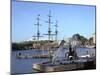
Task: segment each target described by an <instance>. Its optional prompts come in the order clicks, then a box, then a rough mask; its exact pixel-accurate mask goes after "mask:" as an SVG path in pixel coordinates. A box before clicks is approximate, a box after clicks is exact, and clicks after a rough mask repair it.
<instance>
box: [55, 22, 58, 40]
mask: <svg viewBox="0 0 100 75" xmlns="http://www.w3.org/2000/svg"><path fill="white" fill-rule="evenodd" d="M57 27H58V21H56V25H55V40H56V41H57V40H58V39H57V37H58V29H57Z"/></svg>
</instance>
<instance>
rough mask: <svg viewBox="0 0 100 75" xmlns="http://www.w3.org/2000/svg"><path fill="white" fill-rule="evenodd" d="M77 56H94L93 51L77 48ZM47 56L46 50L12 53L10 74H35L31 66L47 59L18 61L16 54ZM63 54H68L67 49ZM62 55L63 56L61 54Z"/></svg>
mask: <svg viewBox="0 0 100 75" xmlns="http://www.w3.org/2000/svg"><path fill="white" fill-rule="evenodd" d="M76 51H77V54H78V56H80V55H86V54H87V51H88V54H95V49H90V48H78V49H77V50H76ZM19 52H20V53H21V54H29V55H34V54H48V51H47V50H44V51H43V50H23V51H12V52H11V73H12V74H22V73H36V71H35V70H33V69H32V65H33V64H34V63H40V62H46V61H48V60H49V59H48V58H34V59H33V58H30V59H18V58H16V54H18V53H19ZM62 52H63V53H65V52H68V49H63V50H62ZM63 55H64V54H63Z"/></svg>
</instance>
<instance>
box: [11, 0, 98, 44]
mask: <svg viewBox="0 0 100 75" xmlns="http://www.w3.org/2000/svg"><path fill="white" fill-rule="evenodd" d="M49 10H50V11H51V15H52V18H51V20H52V22H53V24H51V28H52V29H51V30H52V33H54V32H55V27H54V25H55V21H56V20H57V21H58V32H59V33H58V39H63V38H69V37H71V36H72V35H73V34H76V33H79V34H81V35H83V36H85V37H86V38H89V37H91V36H92V34H93V33H94V32H95V26H96V25H95V13H96V12H95V6H88V5H72V4H53V3H38V2H18V1H17V2H16V1H13V2H12V42H18V41H23V40H28V39H31V38H32V36H33V35H36V33H37V27H36V26H35V25H34V24H36V23H37V20H36V18H37V15H38V14H40V24H41V25H42V26H40V32H41V33H40V34H41V35H43V34H46V33H47V31H48V24H47V23H46V21H48V16H47V15H48V14H49ZM47 38H48V37H47V36H44V37H42V38H41V39H47Z"/></svg>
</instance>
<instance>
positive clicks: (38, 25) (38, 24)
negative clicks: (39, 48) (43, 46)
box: [33, 14, 42, 41]
mask: <svg viewBox="0 0 100 75" xmlns="http://www.w3.org/2000/svg"><path fill="white" fill-rule="evenodd" d="M36 20H37V23H36V24H34V25H37V35H36V36H33V37H37V41H39V39H40V37H42V36H40V30H39V28H40V26H41V24H40V14H38V17H37V19H36Z"/></svg>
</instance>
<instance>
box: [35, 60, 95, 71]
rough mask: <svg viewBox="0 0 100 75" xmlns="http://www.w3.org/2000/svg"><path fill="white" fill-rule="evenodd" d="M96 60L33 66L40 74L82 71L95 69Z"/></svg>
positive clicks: (46, 63)
mask: <svg viewBox="0 0 100 75" xmlns="http://www.w3.org/2000/svg"><path fill="white" fill-rule="evenodd" d="M94 62H95V60H89V61H87V60H84V61H80V60H75V61H62V62H60V63H59V64H52V63H50V62H45V63H37V64H33V69H35V70H37V71H39V72H57V71H70V70H82V69H94V65H95V63H94Z"/></svg>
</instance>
